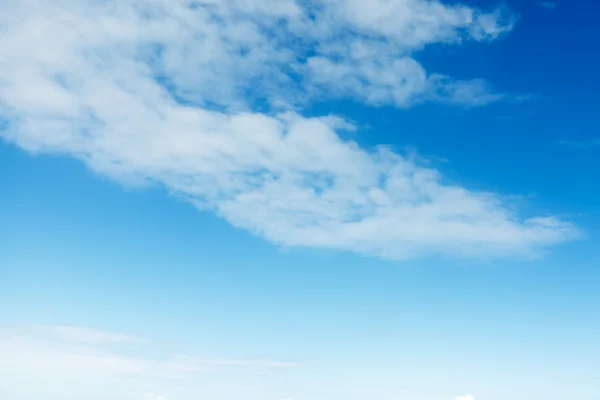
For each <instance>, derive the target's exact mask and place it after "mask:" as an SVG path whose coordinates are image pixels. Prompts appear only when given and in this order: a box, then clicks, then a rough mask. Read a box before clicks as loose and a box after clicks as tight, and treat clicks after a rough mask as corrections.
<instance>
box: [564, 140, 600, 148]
mask: <svg viewBox="0 0 600 400" xmlns="http://www.w3.org/2000/svg"><path fill="white" fill-rule="evenodd" d="M558 143H559V144H561V145H564V146H568V147H573V148H577V149H589V148H592V147H596V146H600V139H592V140H583V141H578V140H561V141H559V142H558Z"/></svg>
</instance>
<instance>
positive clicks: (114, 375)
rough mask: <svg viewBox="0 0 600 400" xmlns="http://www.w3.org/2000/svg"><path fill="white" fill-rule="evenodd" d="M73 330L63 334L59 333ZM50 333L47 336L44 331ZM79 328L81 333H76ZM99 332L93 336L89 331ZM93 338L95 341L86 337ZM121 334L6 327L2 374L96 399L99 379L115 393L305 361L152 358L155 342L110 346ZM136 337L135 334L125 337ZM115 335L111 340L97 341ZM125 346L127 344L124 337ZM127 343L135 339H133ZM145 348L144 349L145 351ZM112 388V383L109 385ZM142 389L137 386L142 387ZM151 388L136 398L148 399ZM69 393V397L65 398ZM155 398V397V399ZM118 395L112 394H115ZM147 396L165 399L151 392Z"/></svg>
mask: <svg viewBox="0 0 600 400" xmlns="http://www.w3.org/2000/svg"><path fill="white" fill-rule="evenodd" d="M56 331H59V332H69V334H68V335H61V336H60V337H57V336H56V335H55V334H53V332H56ZM42 332H46V333H47V334H46V335H42V334H41V333H42ZM72 332H77V335H72V334H71V333H72ZM90 332H93V334H92V335H90V334H89V333H90ZM84 334H85V339H87V338H89V337H92V338H93V340H82V335H84ZM116 335H118V334H116V333H115V332H103V331H102V330H97V329H87V328H81V327H68V326H34V327H30V328H27V329H19V330H13V329H4V330H3V331H0V375H1V376H3V377H6V379H7V383H10V385H8V386H6V387H3V388H2V389H6V388H11V389H12V390H13V391H14V392H22V391H23V390H27V391H35V390H37V389H36V387H35V386H32V387H29V388H28V387H27V385H28V384H29V385H31V383H32V382H38V383H39V382H43V383H44V384H43V385H41V386H40V387H39V388H38V389H39V390H42V391H43V392H44V394H45V395H47V397H46V398H59V397H60V398H95V397H91V396H88V397H82V393H83V394H84V395H85V392H86V391H88V390H89V388H90V387H93V386H94V385H96V384H97V382H99V381H101V382H110V383H111V384H114V385H115V386H114V388H113V389H111V390H115V393H117V392H118V394H119V395H122V394H123V393H128V392H129V391H131V390H132V389H131V388H136V387H140V386H143V385H147V386H146V387H151V386H157V385H158V386H160V385H162V386H164V387H170V386H171V385H167V384H165V382H169V381H176V382H178V384H179V385H180V386H181V385H187V386H190V385H191V384H192V383H193V382H194V381H198V380H199V379H200V377H202V376H203V375H206V374H209V373H210V374H213V375H214V374H215V373H224V372H228V373H231V372H232V371H237V372H236V373H238V374H246V375H248V374H252V373H255V372H264V371H276V370H281V369H290V368H300V367H303V366H304V364H303V363H299V362H286V361H278V360H273V359H226V358H223V359H212V358H201V357H196V356H190V355H178V354H173V355H167V356H164V357H157V356H151V355H150V354H152V353H154V351H152V347H153V346H149V347H147V348H145V349H142V350H140V349H139V348H137V347H131V346H130V347H127V346H125V347H123V346H121V347H119V350H116V349H114V348H113V347H112V346H109V345H110V344H112V343H113V340H112V339H113V338H116V337H117V336H116ZM119 337H123V338H125V337H126V338H133V336H130V335H124V334H122V335H120V336H119ZM97 338H103V339H104V338H110V339H111V340H96V339H97ZM119 342H120V343H121V344H122V345H123V344H124V343H125V342H123V341H119ZM126 343H132V342H131V341H130V340H127V341H126ZM140 351H142V352H143V353H140ZM65 381H70V382H78V385H79V386H78V387H77V388H68V387H67V388H65V387H61V386H60V385H61V383H64V382H65ZM109 386H110V385H109ZM111 390H108V389H107V390H103V393H102V394H101V397H102V396H104V398H107V397H106V396H108V394H109V392H110V391H111ZM136 390H137V389H136ZM144 393H150V392H149V391H148V390H146V391H145V392H141V393H139V396H137V397H134V398H140V399H141V398H142V396H144ZM63 396H64V397H63ZM152 396H154V397H152ZM111 398H112V397H111ZM115 398H121V397H115ZM145 398H146V399H152V400H159V399H165V398H164V397H161V396H158V395H156V396H155V395H150V394H147V395H146V397H145Z"/></svg>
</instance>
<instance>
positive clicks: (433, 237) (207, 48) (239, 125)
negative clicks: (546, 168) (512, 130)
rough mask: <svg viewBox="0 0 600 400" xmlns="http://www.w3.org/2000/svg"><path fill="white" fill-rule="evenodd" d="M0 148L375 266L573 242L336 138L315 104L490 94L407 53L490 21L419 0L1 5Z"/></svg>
mask: <svg viewBox="0 0 600 400" xmlns="http://www.w3.org/2000/svg"><path fill="white" fill-rule="evenodd" d="M1 7H2V13H0V15H1V16H0V31H1V32H2V33H3V34H2V35H1V36H0V115H1V116H2V119H3V125H4V127H3V129H2V130H1V131H0V136H1V137H2V138H3V139H4V140H7V141H9V142H12V143H15V144H16V145H18V146H20V147H22V148H24V149H26V150H28V151H31V152H36V153H37V152H44V153H46V152H48V153H57V154H65V155H69V156H72V157H75V158H77V159H79V160H81V161H83V162H85V163H86V164H87V165H88V166H89V167H90V168H92V169H93V170H95V171H97V172H98V173H100V174H103V175H106V176H109V177H111V178H113V179H115V180H118V181H121V182H124V183H130V184H131V183H134V184H144V183H148V184H160V185H162V186H164V187H165V188H167V189H168V190H169V191H171V192H173V193H174V194H176V195H178V196H181V197H184V198H186V199H188V200H189V201H190V202H192V203H194V204H195V205H197V206H198V207H199V208H202V209H206V210H211V211H213V212H215V213H217V214H218V215H220V216H221V217H223V218H224V219H226V220H228V221H229V222H230V223H232V224H233V225H235V226H237V227H240V228H243V229H246V230H248V231H250V232H253V233H255V234H257V235H260V236H262V237H264V238H266V239H268V240H270V241H272V242H274V243H277V244H281V245H286V246H310V247H318V248H329V249H343V250H352V251H356V252H361V253H364V254H370V255H376V256H381V257H387V258H407V257H414V256H418V255H421V254H424V253H425V254H431V253H434V254H436V253H437V254H444V255H461V256H475V257H488V256H492V257H495V256H525V257H529V256H534V255H537V254H539V252H540V250H542V249H544V248H545V247H547V246H551V245H554V244H557V243H560V242H563V241H565V240H570V239H573V238H575V237H576V236H577V232H576V229H575V228H574V227H573V226H572V225H571V224H569V223H568V222H565V221H562V220H560V219H558V218H556V217H552V216H521V215H519V214H518V213H517V212H516V211H515V210H514V208H513V207H512V206H511V205H510V204H506V201H505V200H503V199H502V198H501V197H500V196H498V195H496V194H493V193H482V192H476V191H472V190H468V189H465V188H462V187H459V186H456V185H452V184H449V183H447V182H446V181H445V179H444V177H443V176H442V175H441V174H440V172H439V171H437V170H435V169H432V168H429V167H427V166H424V165H422V164H420V163H418V162H416V161H415V160H413V159H411V158H408V157H405V156H402V155H399V154H396V153H394V152H392V151H390V150H388V149H385V148H380V149H378V150H376V151H373V152H371V151H367V150H365V149H362V148H360V147H359V146H358V145H357V144H356V143H354V142H352V141H348V140H343V139H342V138H341V137H340V135H339V132H340V130H347V129H353V127H352V126H351V125H350V124H348V123H347V122H345V121H342V120H340V119H339V118H336V117H333V116H327V117H317V118H307V117H303V116H302V115H301V114H300V110H301V109H302V107H303V106H304V105H306V104H308V103H310V102H314V101H320V100H323V99H330V98H331V99H333V98H342V97H346V98H348V97H349V98H354V99H357V100H359V101H363V102H366V103H369V104H375V105H378V104H393V105H396V106H398V107H409V106H411V105H414V104H416V103H419V102H423V101H441V102H449V103H456V104H461V105H469V106H473V105H483V104H487V103H489V102H492V101H496V100H498V99H500V98H502V95H501V94H498V93H494V92H493V91H491V89H490V86H489V85H488V84H487V83H486V82H484V81H482V80H479V79H474V80H468V81H457V80H454V79H452V78H450V77H447V76H443V75H440V74H436V73H428V72H427V71H425V69H424V68H423V66H422V65H421V64H419V63H418V62H417V61H416V60H415V59H414V58H413V57H412V55H413V53H414V52H415V51H418V50H419V49H421V48H423V47H424V46H426V45H429V44H433V43H455V44H458V43H460V42H462V41H464V40H477V41H490V40H493V39H495V38H497V37H498V36H500V35H502V34H504V33H505V32H508V31H510V29H511V28H512V20H511V19H510V18H506V16H504V15H503V14H502V13H499V12H492V13H482V12H480V11H478V10H475V9H472V8H469V7H466V6H461V5H444V4H442V3H440V2H438V1H424V0H388V1H383V0H377V1H373V2H368V4H367V2H364V1H358V0H344V1H341V0H313V1H309V2H302V3H300V2H296V1H294V0H285V1H279V2H275V3H273V2H271V1H267V0H253V1H250V0H219V1H216V0H202V1H190V0H185V1H184V0H169V1H167V0H134V1H128V2H121V1H116V0H106V1H92V0H58V1H55V2H47V1H41V0H18V1H17V0H8V1H5V2H3V4H2V6H1Z"/></svg>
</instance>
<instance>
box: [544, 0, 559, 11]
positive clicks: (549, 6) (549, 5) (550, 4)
mask: <svg viewBox="0 0 600 400" xmlns="http://www.w3.org/2000/svg"><path fill="white" fill-rule="evenodd" d="M540 4H541V5H542V6H543V7H545V8H547V9H548V10H554V9H555V8H556V5H557V4H556V3H555V2H553V1H542V2H540Z"/></svg>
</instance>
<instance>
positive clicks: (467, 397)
mask: <svg viewBox="0 0 600 400" xmlns="http://www.w3.org/2000/svg"><path fill="white" fill-rule="evenodd" d="M454 400H475V397H473V396H471V395H470V394H466V395H464V396H457V397H455V398H454Z"/></svg>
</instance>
